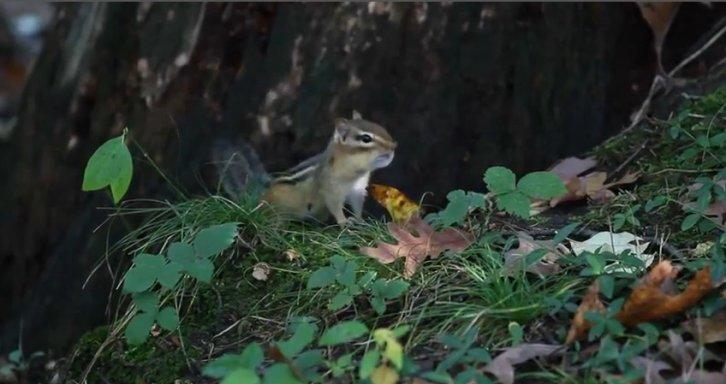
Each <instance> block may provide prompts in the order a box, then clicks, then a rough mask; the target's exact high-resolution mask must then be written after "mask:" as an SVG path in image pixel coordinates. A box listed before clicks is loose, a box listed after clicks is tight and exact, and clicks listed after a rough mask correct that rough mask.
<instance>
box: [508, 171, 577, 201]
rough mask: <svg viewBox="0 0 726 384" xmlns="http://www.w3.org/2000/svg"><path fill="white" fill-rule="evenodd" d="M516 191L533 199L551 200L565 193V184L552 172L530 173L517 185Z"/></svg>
mask: <svg viewBox="0 0 726 384" xmlns="http://www.w3.org/2000/svg"><path fill="white" fill-rule="evenodd" d="M517 190H519V191H520V192H522V193H524V194H525V195H527V196H529V197H532V198H535V199H552V198H555V197H558V196H562V195H564V194H565V193H566V192H567V188H565V184H563V183H562V180H560V178H559V177H557V175H555V174H554V173H552V172H532V173H528V174H526V175H524V177H522V178H521V179H520V180H519V183H517Z"/></svg>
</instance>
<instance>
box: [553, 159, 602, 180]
mask: <svg viewBox="0 0 726 384" xmlns="http://www.w3.org/2000/svg"><path fill="white" fill-rule="evenodd" d="M596 165H597V161H596V160H595V158H594V157H588V158H585V159H580V158H577V157H568V158H566V159H564V160H561V161H559V162H558V163H557V164H555V165H554V166H552V167H551V168H550V169H549V170H550V172H553V173H554V174H556V175H557V176H558V177H559V178H560V179H561V180H562V181H565V182H566V181H567V180H570V179H573V178H575V177H577V176H578V175H580V174H581V173H583V172H585V171H587V170H588V169H591V168H592V167H594V166H596Z"/></svg>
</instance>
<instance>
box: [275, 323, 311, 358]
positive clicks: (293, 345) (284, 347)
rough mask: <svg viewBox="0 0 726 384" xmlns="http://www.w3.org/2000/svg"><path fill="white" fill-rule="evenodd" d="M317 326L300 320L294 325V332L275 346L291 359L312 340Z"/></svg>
mask: <svg viewBox="0 0 726 384" xmlns="http://www.w3.org/2000/svg"><path fill="white" fill-rule="evenodd" d="M317 330H318V327H317V326H316V325H315V324H311V323H308V322H304V321H301V322H299V323H298V324H297V326H296V327H295V332H294V333H293V335H292V337H291V338H290V339H289V340H287V341H280V342H278V343H277V347H278V348H279V349H280V352H282V354H283V355H285V357H287V358H288V359H292V358H293V357H295V355H297V354H298V353H300V352H301V351H302V350H303V349H304V348H305V347H307V346H308V344H310V343H311V342H312V341H313V338H314V337H315V332H316V331H317Z"/></svg>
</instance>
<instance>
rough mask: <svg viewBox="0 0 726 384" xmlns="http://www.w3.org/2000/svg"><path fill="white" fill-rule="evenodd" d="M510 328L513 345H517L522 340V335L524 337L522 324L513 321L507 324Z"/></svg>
mask: <svg viewBox="0 0 726 384" xmlns="http://www.w3.org/2000/svg"><path fill="white" fill-rule="evenodd" d="M507 328H508V329H509V337H511V338H512V345H517V344H519V343H521V342H522V337H524V331H523V330H522V326H521V325H519V323H517V322H516V321H512V322H510V323H509V325H508V326H507Z"/></svg>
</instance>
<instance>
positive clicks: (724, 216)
mask: <svg viewBox="0 0 726 384" xmlns="http://www.w3.org/2000/svg"><path fill="white" fill-rule="evenodd" d="M716 185H718V186H719V187H720V188H721V189H726V180H719V181H718V182H716ZM702 186H703V184H702V183H695V184H691V185H689V186H688V192H689V193H688V194H687V195H686V196H693V193H694V192H696V191H697V190H699V189H701V187H702ZM683 206H684V207H685V208H690V209H692V210H694V211H700V210H699V209H698V203H696V201H695V200H693V201H687V200H685V201H683ZM703 214H704V215H706V216H708V217H713V219H714V221H716V222H717V223H719V224H721V225H724V224H726V202H725V201H719V200H716V201H714V202H712V203H711V204H709V205H708V207H706V210H705V211H703Z"/></svg>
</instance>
